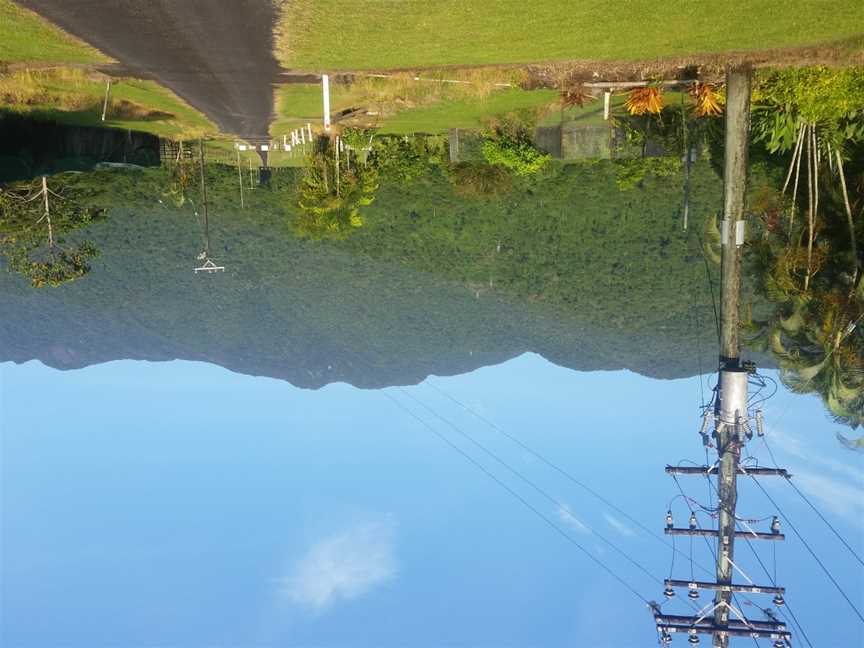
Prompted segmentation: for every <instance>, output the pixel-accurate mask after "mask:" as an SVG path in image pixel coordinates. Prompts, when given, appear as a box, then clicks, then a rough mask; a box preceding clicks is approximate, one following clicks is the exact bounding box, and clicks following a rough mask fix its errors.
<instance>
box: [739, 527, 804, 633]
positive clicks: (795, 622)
mask: <svg viewBox="0 0 864 648" xmlns="http://www.w3.org/2000/svg"><path fill="white" fill-rule="evenodd" d="M737 526H738V524H737V523H736V527H737ZM739 528H740V527H739ZM744 542H746V543H747V546H748V547H750V551H751V552H752V553H753V556H754V557H755V558H756V561H757V562H758V563H759V566H760V567H762V571H764V572H765V576H766V577H767V578H768V580H769V581H771V584H772V585H774V586H775V587H776V586H777V581H776V580H775V579H774V578H773V577H772V576H771V572H769V571H768V568H767V567H766V566H765V563H764V562H762V558H761V556H759V552H758V551H756V549H755V548H754V547H753V543H752V542H750V538H748V537H747V536H744ZM785 606H786V609H787V610H789V616H790V617H792V621H793V622H794V624H795V627H796V628H797V629H798V632H800V633H801V636H802V637H804V641H806V642H807V645H808V646H810V648H813V644H812V643H810V638H809V637H808V636H807V633H806V632H804V628H803V627H802V626H801V624H800V623H799V622H798V617H797V616H795V612H794V610H793V609H792V606H791V605H789V600H788V597H787V598H786V600H785ZM778 609H779V608H778Z"/></svg>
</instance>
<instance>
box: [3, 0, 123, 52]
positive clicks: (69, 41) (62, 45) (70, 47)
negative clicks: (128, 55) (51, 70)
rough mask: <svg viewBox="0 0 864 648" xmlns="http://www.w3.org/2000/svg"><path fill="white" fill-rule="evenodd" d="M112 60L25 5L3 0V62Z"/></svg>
mask: <svg viewBox="0 0 864 648" xmlns="http://www.w3.org/2000/svg"><path fill="white" fill-rule="evenodd" d="M110 60H111V59H109V58H108V57H107V56H105V55H103V54H101V53H100V52H98V51H97V50H95V49H93V48H92V47H90V46H89V45H87V44H86V43H83V42H82V41H80V40H78V39H77V38H74V37H72V36H70V35H69V34H66V33H65V32H63V31H61V30H60V29H58V28H57V27H54V26H53V25H51V24H50V23H48V22H47V21H46V20H43V19H42V18H40V17H39V16H37V15H36V14H34V13H33V12H32V11H28V10H26V9H22V8H21V7H19V6H17V5H16V4H14V3H12V2H11V0H0V62H11V61H48V62H57V63H103V62H107V61H110Z"/></svg>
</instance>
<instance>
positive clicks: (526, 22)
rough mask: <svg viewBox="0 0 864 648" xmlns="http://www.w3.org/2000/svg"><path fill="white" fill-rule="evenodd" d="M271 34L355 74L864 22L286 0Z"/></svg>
mask: <svg viewBox="0 0 864 648" xmlns="http://www.w3.org/2000/svg"><path fill="white" fill-rule="evenodd" d="M277 32H278V35H277V56H278V58H279V60H280V62H281V63H282V64H283V65H285V66H286V67H289V68H297V69H316V70H320V69H324V70H347V69H353V70H359V69H384V68H411V67H423V66H438V65H476V64H488V63H526V62H540V61H552V60H567V59H587V60H609V59H628V60H644V59H650V58H656V57H666V56H686V55H695V54H700V53H701V54H708V53H719V52H728V51H733V50H766V49H770V48H780V47H795V46H804V45H815V44H820V43H826V42H832V41H837V40H840V39H845V38H850V37H854V36H858V35H861V34H862V33H864V12H862V11H861V4H860V2H859V0H786V1H785V2H765V1H761V0H728V1H727V2H714V3H706V2H697V3H690V2H682V1H680V0H679V1H674V2H666V3H663V2H657V1H656V0H631V1H630V2H626V3H624V2H620V3H609V2H603V1H601V0H582V1H581V2H579V3H575V4H574V3H566V2H560V0H537V1H536V2H533V3H528V4H526V3H525V2H523V1H522V0H488V1H487V2H464V1H461V0H440V1H439V2H437V3H435V5H434V6H433V5H430V4H429V3H428V2H426V1H421V0H332V1H331V2H327V3H321V2H314V1H313V0H291V2H285V3H284V4H283V9H282V16H281V20H280V26H279V28H278V29H277Z"/></svg>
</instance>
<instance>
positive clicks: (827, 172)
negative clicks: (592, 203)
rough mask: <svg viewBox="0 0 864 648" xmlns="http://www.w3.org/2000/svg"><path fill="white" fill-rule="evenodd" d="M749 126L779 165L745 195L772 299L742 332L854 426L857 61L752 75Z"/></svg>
mask: <svg viewBox="0 0 864 648" xmlns="http://www.w3.org/2000/svg"><path fill="white" fill-rule="evenodd" d="M753 130H754V134H755V138H756V140H757V141H758V142H760V143H761V145H762V146H764V147H765V148H766V149H767V150H768V151H769V152H770V153H771V154H773V155H775V156H777V157H778V158H779V159H781V160H783V161H784V162H785V164H786V165H787V166H788V171H787V173H786V174H785V182H784V183H783V187H782V189H780V190H775V191H769V192H765V193H762V194H761V195H759V196H758V200H757V201H756V203H755V206H756V207H757V208H758V213H760V215H761V223H762V236H761V238H760V239H758V240H757V241H755V242H754V243H753V247H754V250H753V254H752V255H751V256H752V257H753V262H754V265H755V267H756V269H757V270H756V274H757V276H758V277H760V279H761V282H760V287H761V290H762V292H763V294H764V295H765V296H766V297H767V298H768V300H769V301H770V303H771V304H772V306H773V308H772V310H771V311H770V312H769V313H768V314H767V316H763V317H758V316H757V317H754V318H752V319H751V322H750V324H749V326H750V334H751V336H752V339H753V342H754V343H755V344H760V345H762V346H763V347H764V348H766V349H768V350H770V351H771V352H772V353H773V355H774V357H775V358H776V359H777V362H778V364H779V366H780V368H781V378H782V379H783V382H784V383H785V384H786V385H787V386H788V387H790V388H791V389H792V390H794V391H796V392H799V393H814V394H819V395H820V396H821V397H822V399H823V400H824V402H825V404H826V407H827V408H828V410H829V412H830V413H831V415H832V416H833V417H834V419H835V420H837V421H838V422H841V423H844V424H846V425H848V426H850V427H851V428H853V429H855V428H857V427H859V426H860V425H862V423H864V283H862V265H864V256H862V251H864V70H862V69H860V68H859V69H839V70H830V69H825V68H804V69H796V70H786V71H778V72H770V73H766V74H764V75H762V77H761V79H760V80H759V83H758V84H757V86H756V88H755V92H754V109H753ZM841 441H843V442H844V444H845V445H847V446H849V447H859V448H860V447H862V446H864V441H862V439H859V440H857V441H852V440H850V439H846V438H845V437H841Z"/></svg>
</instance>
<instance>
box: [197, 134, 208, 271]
mask: <svg viewBox="0 0 864 648" xmlns="http://www.w3.org/2000/svg"><path fill="white" fill-rule="evenodd" d="M198 153H199V156H200V158H201V203H202V204H203V205H204V246H205V247H204V251H205V252H206V254H207V256H208V257H209V256H210V219H209V218H208V214H207V183H206V182H205V181H204V140H198Z"/></svg>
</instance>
